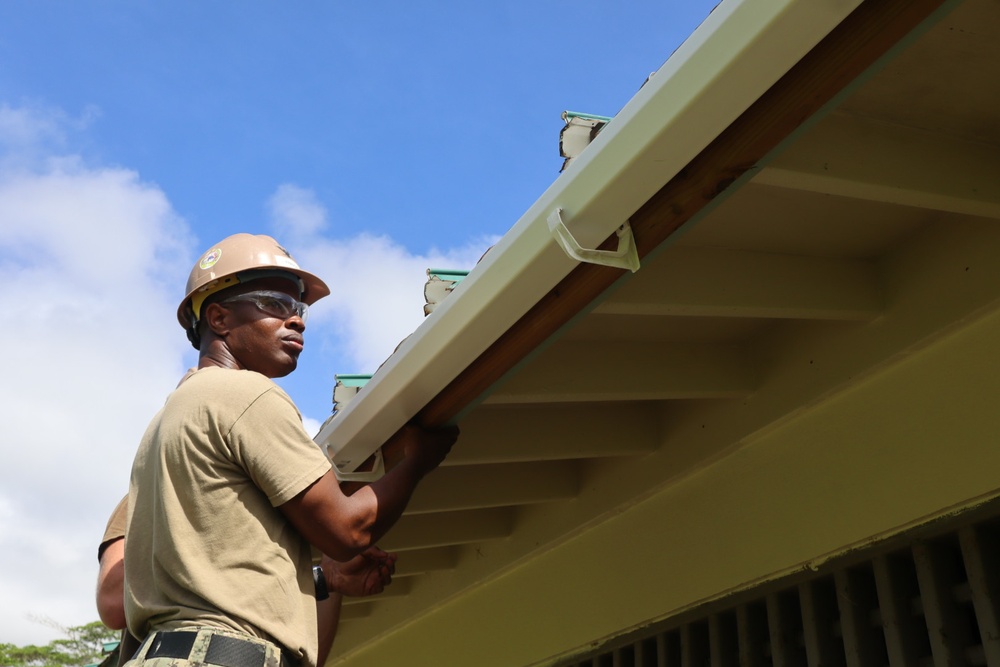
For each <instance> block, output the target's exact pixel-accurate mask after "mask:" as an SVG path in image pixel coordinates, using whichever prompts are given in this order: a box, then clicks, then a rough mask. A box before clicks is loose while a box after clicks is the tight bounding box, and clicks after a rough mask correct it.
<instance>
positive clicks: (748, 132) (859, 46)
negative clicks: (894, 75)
mask: <svg viewBox="0 0 1000 667" xmlns="http://www.w3.org/2000/svg"><path fill="white" fill-rule="evenodd" d="M945 3H946V0H867V1H866V2H864V3H863V4H861V5H860V6H859V7H858V8H857V9H855V10H854V11H853V12H852V13H851V14H850V15H849V16H848V17H847V18H846V19H844V21H842V22H841V23H840V25H838V26H837V27H836V28H835V29H834V30H832V31H831V32H830V33H829V34H828V35H827V36H826V37H825V38H824V39H823V40H822V41H821V42H820V43H819V44H817V45H816V46H815V47H814V48H813V49H812V50H811V51H810V52H809V53H808V54H806V56H805V57H803V58H802V59H801V60H800V61H799V62H798V63H797V64H796V65H795V66H793V67H792V68H791V69H790V70H789V71H788V72H787V73H786V74H785V75H784V76H783V77H781V78H780V79H779V80H778V81H777V82H776V83H775V84H774V85H773V86H772V87H771V88H770V89H769V90H768V91H767V92H766V93H764V94H763V95H762V96H761V97H760V98H759V99H758V100H757V101H756V102H755V103H754V104H753V105H751V106H750V107H749V108H748V109H747V110H746V111H745V112H744V113H743V114H742V115H740V117H739V118H737V119H736V121H734V122H733V123H732V124H731V125H730V126H729V127H728V128H727V129H726V130H724V131H723V132H722V133H720V134H719V136H718V137H716V139H715V140H714V141H712V143H710V144H709V145H708V146H707V147H706V148H705V149H704V150H703V151H702V152H701V153H699V154H698V155H697V156H696V157H695V158H694V159H693V160H691V162H690V163H688V165H687V167H685V168H684V169H682V170H681V171H680V173H678V174H677V176H675V177H674V178H673V179H671V180H670V181H669V182H668V183H667V184H666V185H664V186H663V188H661V189H660V190H659V191H658V192H657V193H656V194H655V195H654V196H653V197H651V198H650V199H649V200H648V201H647V202H646V204H644V205H643V206H642V207H640V208H639V210H638V211H636V212H635V213H634V214H633V215H632V216H631V218H630V224H631V227H632V231H633V234H634V235H635V239H636V245H637V249H638V253H639V257H640V258H642V257H645V256H646V255H648V254H649V253H650V252H652V251H653V250H655V249H656V248H657V247H659V246H660V245H661V244H662V243H663V242H664V241H666V240H667V238H669V237H670V235H671V234H673V233H674V232H676V231H677V230H678V229H679V228H680V227H681V226H683V225H684V224H685V223H687V222H688V221H690V220H691V219H692V218H694V216H695V215H697V214H698V213H699V212H701V211H702V210H703V209H704V208H705V207H706V206H707V205H708V204H710V203H711V202H712V201H713V200H714V199H715V198H716V197H718V196H719V195H720V194H721V193H722V192H724V191H725V190H726V189H727V188H729V187H730V186H731V185H732V184H733V183H734V182H735V181H737V179H740V178H741V177H744V176H745V175H748V172H750V171H751V170H753V169H754V168H755V167H756V166H757V164H758V163H759V162H760V161H761V160H762V159H763V158H764V157H765V156H767V155H768V154H769V153H770V152H771V151H772V150H774V149H775V148H777V147H778V146H779V145H780V144H781V143H782V142H783V141H784V140H785V139H786V138H788V137H789V135H791V134H792V133H793V132H794V131H795V130H796V129H797V128H798V127H799V126H800V125H802V124H803V123H804V122H805V121H806V120H808V119H809V118H811V117H812V116H813V115H814V114H816V113H817V112H818V111H820V110H821V109H822V108H823V107H824V106H825V105H827V104H828V103H829V102H830V101H831V100H833V99H834V98H835V97H836V96H837V95H838V94H839V93H840V92H841V91H842V90H843V89H844V88H846V87H847V86H848V85H849V84H850V83H851V82H852V81H854V80H855V79H856V78H857V77H858V76H860V75H861V74H862V73H863V72H865V70H867V69H868V68H869V67H871V66H872V65H874V64H875V63H876V62H877V61H878V60H879V59H880V58H881V57H883V56H884V55H885V54H886V53H887V52H888V51H889V50H890V49H892V48H893V46H895V45H896V44H897V43H898V42H899V41H900V40H902V39H903V38H905V37H906V36H907V35H908V34H910V33H911V32H912V31H913V30H915V29H916V28H917V27H918V26H920V24H921V23H923V22H924V21H926V20H927V19H928V18H930V17H931V16H932V15H933V14H934V12H935V11H937V10H938V9H940V8H941V7H942V6H943V5H944V4H945ZM616 245H617V239H616V237H614V236H612V237H610V238H608V239H607V241H605V243H604V244H603V245H602V247H603V248H614V247H615V246H616ZM624 273H625V271H624V270H622V269H617V268H610V267H605V266H597V265H594V264H580V265H579V266H577V267H576V268H575V269H574V270H573V271H572V272H571V273H570V274H569V275H567V276H566V278H564V279H563V280H562V281H561V282H560V283H559V284H558V285H556V287H554V288H553V289H552V290H551V291H549V292H548V293H547V294H546V295H545V296H544V297H542V299H541V300H540V301H539V302H538V303H536V304H535V306H534V307H532V308H531V309H530V310H529V311H528V312H527V313H526V314H525V315H524V316H523V317H521V319H520V320H518V321H517V322H516V323H515V324H514V325H513V326H512V327H510V328H509V329H508V330H507V331H506V332H505V333H504V334H503V335H502V336H500V338H498V339H497V340H496V341H495V342H494V343H493V345H491V346H490V347H489V348H487V350H486V351H485V352H483V354H481V355H480V356H479V357H478V358H477V359H476V360H475V361H474V362H472V363H471V364H470V365H469V366H468V367H466V369H465V370H464V371H463V372H462V373H460V374H459V375H458V376H457V377H456V378H455V379H454V380H453V381H452V382H451V383H450V384H449V385H448V386H446V387H445V388H444V389H443V390H442V391H441V392H440V393H438V394H437V395H436V396H435V397H434V398H433V399H431V401H430V402H429V403H428V404H427V405H426V406H425V407H424V408H423V409H422V410H421V411H420V413H419V414H418V416H417V419H418V420H419V422H420V423H422V424H423V425H425V426H428V427H433V426H439V425H442V424H445V423H448V422H449V421H452V420H453V419H455V418H456V417H457V416H458V415H459V414H460V413H461V412H462V411H463V410H465V409H466V408H467V407H469V406H471V405H472V404H473V403H474V402H475V401H477V400H478V399H479V398H480V397H481V396H482V395H483V394H485V393H486V392H487V391H488V390H489V389H490V388H491V387H492V386H493V385H494V384H495V383H496V382H497V381H499V380H500V379H501V378H502V377H503V376H504V375H505V374H506V373H507V372H509V371H510V370H511V369H513V368H514V367H515V366H516V365H517V364H518V363H520V362H521V361H522V360H523V359H524V358H525V357H526V356H527V355H528V354H529V353H531V352H532V351H533V350H534V349H535V348H537V347H538V346H539V345H541V344H542V343H544V342H545V341H546V340H547V339H548V338H549V337H551V336H552V335H554V334H555V333H556V332H558V331H559V329H560V328H562V327H563V326H564V325H565V324H567V323H568V322H569V321H570V320H572V319H573V318H574V317H575V316H577V315H578V314H579V313H581V312H582V311H583V310H585V309H586V308H587V307H588V306H589V305H590V304H591V303H592V302H593V301H594V300H595V299H597V298H598V297H599V296H600V295H601V294H602V293H603V292H604V291H605V290H606V289H607V288H608V287H610V286H611V285H612V284H614V283H615V282H616V281H617V280H618V279H619V278H620V277H621V276H622V275H623V274H624Z"/></svg>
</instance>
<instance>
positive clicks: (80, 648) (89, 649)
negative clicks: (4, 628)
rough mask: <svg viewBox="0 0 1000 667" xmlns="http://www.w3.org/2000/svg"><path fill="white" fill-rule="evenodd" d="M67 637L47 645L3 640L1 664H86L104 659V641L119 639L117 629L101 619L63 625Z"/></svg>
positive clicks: (7, 666)
mask: <svg viewBox="0 0 1000 667" xmlns="http://www.w3.org/2000/svg"><path fill="white" fill-rule="evenodd" d="M60 629H61V630H62V631H63V633H64V634H65V635H66V637H65V638H64V639H54V640H52V641H51V642H49V643H48V644H47V645H45V646H34V645H28V646H15V645H14V644H3V643H0V667H84V665H92V664H97V663H99V662H101V661H102V660H104V658H105V655H104V645H105V644H106V643H109V642H115V641H118V638H119V633H118V631H117V630H110V629H108V628H107V627H105V626H104V624H103V623H101V622H100V621H94V622H93V623H88V624H87V625H80V626H77V627H73V628H64V627H60Z"/></svg>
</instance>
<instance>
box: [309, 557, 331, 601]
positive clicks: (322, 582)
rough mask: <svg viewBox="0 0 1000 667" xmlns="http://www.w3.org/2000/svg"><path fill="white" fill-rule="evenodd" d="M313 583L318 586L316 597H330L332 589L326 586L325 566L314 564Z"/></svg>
mask: <svg viewBox="0 0 1000 667" xmlns="http://www.w3.org/2000/svg"><path fill="white" fill-rule="evenodd" d="M313 585H315V586H316V599H317V600H325V599H327V598H328V597H330V590H329V589H328V588H327V587H326V575H325V574H323V568H321V567H320V566H319V565H313Z"/></svg>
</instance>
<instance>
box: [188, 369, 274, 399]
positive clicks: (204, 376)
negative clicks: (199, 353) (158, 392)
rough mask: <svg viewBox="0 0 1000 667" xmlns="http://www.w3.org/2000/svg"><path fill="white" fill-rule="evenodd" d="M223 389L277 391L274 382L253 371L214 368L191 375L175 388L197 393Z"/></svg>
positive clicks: (200, 370) (228, 390) (229, 391)
mask: <svg viewBox="0 0 1000 667" xmlns="http://www.w3.org/2000/svg"><path fill="white" fill-rule="evenodd" d="M219 387H222V388H224V389H225V391H226V393H235V392H257V393H259V392H263V391H269V390H272V389H277V388H278V385H277V384H275V383H274V380H272V379H270V378H269V377H267V376H265V375H261V374H260V373H257V372H255V371H247V370H235V369H232V368H218V367H215V366H212V367H209V368H201V369H198V370H197V371H196V372H194V373H192V374H191V375H190V376H189V377H188V378H187V379H186V381H185V382H184V383H183V384H181V385H180V386H178V387H177V391H185V392H188V391H190V392H198V391H205V390H206V389H211V390H213V391H214V390H217V389H218V388H219Z"/></svg>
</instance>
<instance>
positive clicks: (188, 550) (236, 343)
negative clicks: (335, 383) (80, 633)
mask: <svg viewBox="0 0 1000 667" xmlns="http://www.w3.org/2000/svg"><path fill="white" fill-rule="evenodd" d="M327 294H329V288H328V287H327V286H326V284H325V283H323V281H322V280H320V279H319V278H318V277H316V276H315V275H313V274H311V273H308V272H306V271H303V270H302V269H301V268H299V266H298V264H297V263H296V262H295V261H294V260H293V259H292V257H291V256H290V255H289V254H288V252H287V251H286V250H285V249H284V248H282V247H281V246H280V245H278V243H277V242H276V241H275V240H274V239H272V238H270V237H267V236H253V235H249V234H237V235H235V236H231V237H229V238H227V239H224V240H223V241H221V242H219V243H218V244H217V245H215V246H213V247H212V248H211V249H209V250H208V251H207V252H206V253H205V254H204V255H203V256H202V257H201V259H200V260H199V261H198V263H197V264H196V265H195V267H194V268H193V269H192V271H191V275H190V277H189V279H188V284H187V293H186V295H185V297H184V299H183V300H182V302H181V304H180V307H179V308H178V312H177V317H178V320H179V321H180V323H181V325H182V326H183V327H184V328H185V330H186V331H187V334H188V339H189V340H190V341H191V343H192V345H194V347H195V348H196V349H197V350H198V351H199V360H198V367H197V370H196V371H195V372H194V373H193V374H192V375H191V376H190V377H188V378H187V379H186V380H185V381H184V382H182V383H181V384H180V386H178V388H177V389H175V390H174V391H173V393H171V394H170V396H169V397H168V398H167V401H166V403H165V405H164V407H163V408H162V409H161V410H160V412H159V413H158V414H157V415H156V416H155V417H154V418H153V420H152V422H151V423H150V425H149V427H148V428H147V430H146V433H145V434H144V435H143V438H142V440H141V442H140V445H139V449H138V451H137V453H136V457H135V461H134V463H133V466H132V476H131V481H130V485H129V497H128V507H129V509H128V523H127V539H126V540H125V615H126V619H127V622H128V628H129V630H130V631H131V632H132V633H133V634H134V635H135V636H137V637H145V639H144V641H143V643H142V645H141V646H140V648H139V650H138V652H137V653H136V655H135V657H134V659H133V660H132V661H130V663H128V664H129V665H139V664H146V663H149V664H150V665H151V666H156V665H171V666H182V665H187V664H193V663H198V664H214V665H220V666H221V667H285V666H288V667H292V666H301V667H313V666H314V665H316V663H317V658H318V645H317V632H316V604H315V598H316V584H315V583H314V580H313V575H312V568H311V562H312V561H311V552H312V549H313V548H315V549H316V550H317V551H319V552H321V553H323V554H327V555H328V556H329V557H331V558H334V559H336V560H337V561H341V562H347V561H350V560H351V559H353V558H355V557H356V556H358V555H359V554H361V553H363V552H364V551H365V550H367V549H368V548H369V547H371V546H373V545H374V544H375V543H376V541H377V540H378V539H379V538H380V537H382V536H383V535H384V534H385V532H386V531H387V530H388V529H389V528H390V527H391V526H392V525H393V524H394V523H395V522H396V520H397V519H398V518H399V517H400V515H401V514H402V512H403V510H404V508H405V507H406V504H407V502H408V501H409V498H410V496H411V494H412V492H413V490H414V489H415V488H416V486H417V484H418V483H419V482H420V480H421V479H422V478H423V477H424V476H425V475H426V474H427V473H429V472H430V471H432V470H433V469H434V468H436V467H437V466H438V464H440V462H441V461H442V460H443V459H444V457H445V456H446V455H447V453H448V451H449V450H450V448H451V446H452V444H453V443H454V442H455V440H456V438H457V437H458V431H457V429H455V428H445V429H439V430H425V429H422V428H419V427H417V426H414V425H406V426H404V427H403V428H402V429H400V430H399V431H398V432H397V433H396V434H395V435H393V436H392V438H391V440H390V442H391V443H392V446H393V447H394V448H396V447H398V448H399V449H400V450H401V451H403V453H404V457H403V459H402V461H401V462H400V463H399V464H398V465H397V466H396V467H394V468H393V469H392V470H390V471H389V472H387V473H386V474H385V476H383V477H382V478H381V479H379V480H377V481H375V482H373V483H371V484H370V485H368V486H365V487H363V488H361V489H360V490H358V491H356V492H355V493H353V494H352V495H350V496H348V495H345V494H344V493H343V492H342V491H341V489H340V486H339V484H338V481H337V478H336V477H335V476H334V474H333V472H332V470H331V466H330V462H329V461H328V459H327V458H326V456H325V455H324V454H323V453H322V452H321V451H320V449H319V448H318V447H317V446H316V445H315V443H313V441H312V439H311V438H310V437H309V436H308V434H306V432H305V430H304V429H303V427H302V420H301V416H300V415H299V413H298V410H297V409H296V408H295V406H294V404H293V403H292V401H291V399H290V398H289V397H288V395H287V394H285V392H284V391H282V390H281V389H280V388H279V387H278V386H277V385H276V384H275V383H274V382H273V381H272V378H277V377H282V376H284V375H287V374H288V373H290V372H292V371H293V370H294V369H295V367H296V365H297V362H298V356H299V353H300V352H301V351H302V347H303V343H304V338H303V332H304V331H305V326H306V318H307V315H308V307H309V305H310V304H313V303H315V302H316V301H317V300H318V299H320V298H322V297H324V296H326V295H327Z"/></svg>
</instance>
